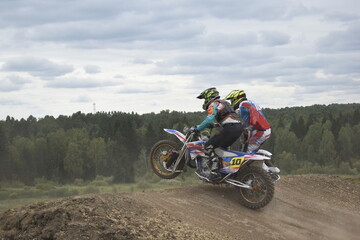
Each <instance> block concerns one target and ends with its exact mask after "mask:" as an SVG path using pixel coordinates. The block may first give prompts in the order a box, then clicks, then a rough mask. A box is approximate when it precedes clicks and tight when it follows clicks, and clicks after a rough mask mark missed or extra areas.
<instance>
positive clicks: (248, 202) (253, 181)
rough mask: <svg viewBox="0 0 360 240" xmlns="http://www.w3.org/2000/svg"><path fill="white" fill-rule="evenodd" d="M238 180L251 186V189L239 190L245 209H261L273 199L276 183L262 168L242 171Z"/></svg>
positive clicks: (250, 168) (252, 167)
mask: <svg viewBox="0 0 360 240" xmlns="http://www.w3.org/2000/svg"><path fill="white" fill-rule="evenodd" d="M237 180H238V181H240V182H242V183H245V184H248V185H250V186H251V189H247V188H239V193H240V202H241V204H242V205H244V206H245V207H248V208H251V209H259V208H262V207H265V206H266V205H267V204H268V203H269V202H270V201H271V199H272V198H273V195H274V182H273V181H272V180H271V177H270V176H269V174H268V173H267V172H266V171H264V170H263V169H262V168H259V167H254V166H251V167H247V168H244V169H241V172H239V174H238V176H237Z"/></svg>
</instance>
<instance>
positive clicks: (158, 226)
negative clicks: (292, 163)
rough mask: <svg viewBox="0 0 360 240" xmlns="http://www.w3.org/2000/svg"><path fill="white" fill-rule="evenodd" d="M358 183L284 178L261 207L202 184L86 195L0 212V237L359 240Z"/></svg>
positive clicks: (329, 178) (309, 177)
mask: <svg viewBox="0 0 360 240" xmlns="http://www.w3.org/2000/svg"><path fill="white" fill-rule="evenodd" d="M359 236H360V184H354V183H352V182H351V181H349V180H344V179H342V178H339V177H335V176H322V175H305V176H287V177H283V178H282V179H281V180H280V181H279V182H277V184H276V187H275V195H274V198H273V200H272V202H270V204H269V205H267V206H266V207H265V208H263V209H260V210H250V209H247V208H245V207H243V206H242V205H240V204H239V202H238V195H237V192H236V188H234V187H227V186H215V185H208V184H203V185H200V186H196V187H191V188H182V189H171V190H161V191H145V192H137V193H131V194H106V195H87V196H79V197H71V198H64V199H60V200H56V201H49V202H42V203H36V204H32V205H29V206H25V207H22V208H17V209H11V210H7V211H2V212H1V211H0V239H6V240H10V239H26V240H28V239H48V240H50V239H64V240H67V239H71V240H73V239H107V240H111V239H114V240H115V239H190V240H191V239H194V240H195V239H219V240H220V239H254V240H255V239H256V240H257V239H295V240H296V239H350V240H351V239H359Z"/></svg>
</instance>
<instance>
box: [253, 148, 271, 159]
mask: <svg viewBox="0 0 360 240" xmlns="http://www.w3.org/2000/svg"><path fill="white" fill-rule="evenodd" d="M256 153H257V154H261V155H264V156H267V157H269V158H271V156H272V153H271V152H269V151H266V150H264V149H259V150H258V151H257V152H256Z"/></svg>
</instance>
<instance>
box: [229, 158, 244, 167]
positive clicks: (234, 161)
mask: <svg viewBox="0 0 360 240" xmlns="http://www.w3.org/2000/svg"><path fill="white" fill-rule="evenodd" d="M244 160H245V158H244V157H236V158H233V159H231V161H230V165H231V166H232V167H234V166H240V165H241V164H242V163H243V162H244Z"/></svg>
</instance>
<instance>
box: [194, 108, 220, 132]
mask: <svg viewBox="0 0 360 240" xmlns="http://www.w3.org/2000/svg"><path fill="white" fill-rule="evenodd" d="M207 112H208V115H207V117H206V118H205V119H204V121H202V123H200V125H198V126H197V127H196V129H197V130H199V131H202V130H204V129H205V128H207V127H209V126H210V125H211V124H212V123H213V122H214V121H215V116H216V114H217V112H218V109H217V105H216V103H212V104H211V105H210V106H209V107H208V110H207Z"/></svg>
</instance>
